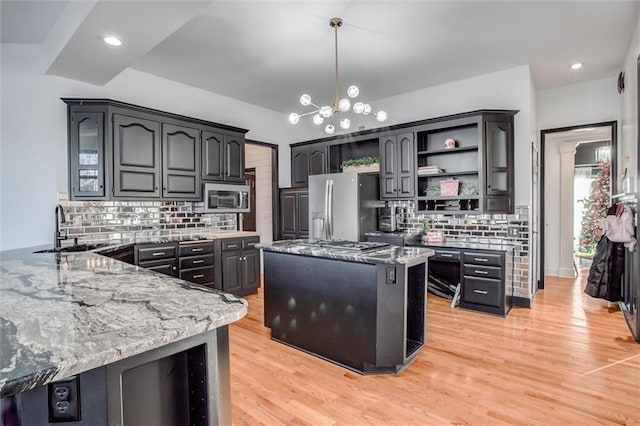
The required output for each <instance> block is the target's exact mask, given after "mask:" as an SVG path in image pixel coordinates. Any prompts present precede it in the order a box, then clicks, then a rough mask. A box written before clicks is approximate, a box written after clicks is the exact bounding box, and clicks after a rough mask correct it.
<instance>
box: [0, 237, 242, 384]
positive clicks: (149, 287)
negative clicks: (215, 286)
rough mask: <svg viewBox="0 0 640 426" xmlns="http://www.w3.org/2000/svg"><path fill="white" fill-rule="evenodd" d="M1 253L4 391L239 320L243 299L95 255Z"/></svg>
mask: <svg viewBox="0 0 640 426" xmlns="http://www.w3.org/2000/svg"><path fill="white" fill-rule="evenodd" d="M36 249H39V247H35V248H27V249H19V250H12V251H5V252H0V275H1V279H0V346H1V347H2V351H1V354H0V394H1V396H5V395H11V394H15V393H19V392H24V391H26V390H29V389H32V388H35V387H37V386H40V385H43V384H45V383H48V382H51V381H53V380H56V379H59V378H62V377H66V376H69V375H73V374H78V373H81V372H84V371H87V370H90V369H92V368H96V367H99V366H103V365H106V364H109V363H113V362H116V361H119V360H122V359H124V358H127V357H130V356H133V355H137V354H141V353H143V352H145V351H149V350H151V349H155V348H158V347H161V346H164V345H167V344H171V343H173V342H177V341H179V340H182V339H186V338H189V337H192V336H196V335H198V334H200V333H204V332H207V331H210V330H213V329H216V328H218V327H222V326H225V325H227V324H230V323H232V322H234V321H237V320H239V319H240V318H242V317H243V316H245V315H246V313H247V303H246V301H244V300H243V299H239V298H236V297H234V296H231V295H228V294H225V293H219V292H216V291H215V290H211V289H208V288H205V287H201V286H198V285H194V284H190V283H187V282H185V281H182V280H179V279H176V278H172V277H168V276H165V275H159V274H156V273H152V272H149V271H146V270H144V269H142V268H138V267H136V266H132V265H129V264H126V263H122V262H119V261H117V260H113V259H109V258H107V257H104V256H100V255H98V254H94V253H90V252H81V253H57V254H56V253H42V254H33V253H32V252H33V251H34V250H36Z"/></svg>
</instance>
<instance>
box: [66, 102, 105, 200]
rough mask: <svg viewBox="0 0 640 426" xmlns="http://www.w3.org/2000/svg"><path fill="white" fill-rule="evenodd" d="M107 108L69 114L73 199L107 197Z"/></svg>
mask: <svg viewBox="0 0 640 426" xmlns="http://www.w3.org/2000/svg"><path fill="white" fill-rule="evenodd" d="M105 116H106V108H92V109H91V110H88V111H87V110H76V109H72V110H71V111H70V112H69V140H70V141H71V142H72V143H70V144H69V160H70V161H69V186H70V187H71V188H70V189H71V191H70V192H71V197H72V198H78V199H82V198H91V199H102V198H104V197H105V195H106V193H105V170H106V167H105V143H104V141H105Z"/></svg>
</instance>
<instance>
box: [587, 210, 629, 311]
mask: <svg viewBox="0 0 640 426" xmlns="http://www.w3.org/2000/svg"><path fill="white" fill-rule="evenodd" d="M615 209H616V206H615V205H614V206H613V207H611V208H610V209H609V212H612V213H609V212H607V213H608V214H615ZM624 250H625V248H624V244H623V243H614V242H612V241H609V239H608V238H607V237H606V236H603V237H602V238H601V239H600V242H598V245H597V246H596V253H595V255H594V257H593V262H592V263H591V268H589V276H588V277H587V285H586V287H585V288H584V292H585V293H587V294H588V295H589V296H591V297H596V298H598V299H606V300H608V301H610V302H617V301H619V300H620V297H621V296H620V292H621V287H622V274H623V272H624Z"/></svg>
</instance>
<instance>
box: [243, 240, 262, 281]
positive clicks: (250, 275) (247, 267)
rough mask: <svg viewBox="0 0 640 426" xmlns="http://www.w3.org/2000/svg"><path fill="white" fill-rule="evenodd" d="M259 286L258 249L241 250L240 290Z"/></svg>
mask: <svg viewBox="0 0 640 426" xmlns="http://www.w3.org/2000/svg"><path fill="white" fill-rule="evenodd" d="M258 287H260V251H258V250H244V251H243V252H242V290H249V289H253V288H258Z"/></svg>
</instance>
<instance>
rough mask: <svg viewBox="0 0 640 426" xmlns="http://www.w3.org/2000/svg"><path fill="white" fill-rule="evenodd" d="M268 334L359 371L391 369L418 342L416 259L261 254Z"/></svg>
mask: <svg viewBox="0 0 640 426" xmlns="http://www.w3.org/2000/svg"><path fill="white" fill-rule="evenodd" d="M264 274H265V278H264V322H265V326H267V327H269V328H270V329H271V337H272V339H273V340H276V341H278V342H282V343H285V344H287V345H290V346H293V347H295V348H298V349H300V350H303V351H305V352H307V353H310V354H313V355H316V356H318V357H320V358H322V359H325V360H328V361H330V362H333V363H335V364H338V365H341V366H343V367H345V368H348V369H351V370H353V371H356V372H358V373H362V374H393V373H397V372H399V371H400V370H402V369H403V368H404V367H406V366H407V365H408V364H409V363H410V362H411V361H412V360H413V359H414V358H415V356H416V355H417V352H418V349H420V348H421V347H422V346H423V345H424V341H425V339H424V326H425V324H424V323H425V312H426V311H425V300H426V299H425V274H426V265H425V263H424V261H423V263H420V264H417V265H413V266H407V265H399V264H398V265H389V264H368V263H357V262H348V261H340V260H333V259H323V258H317V257H307V256H299V255H293V254H285V253H275V252H267V251H265V252H264Z"/></svg>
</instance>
